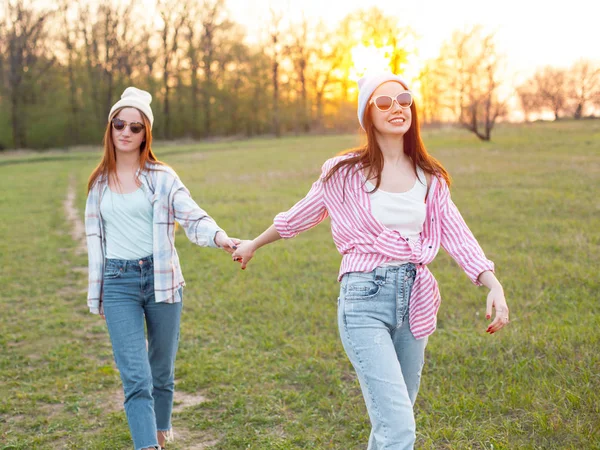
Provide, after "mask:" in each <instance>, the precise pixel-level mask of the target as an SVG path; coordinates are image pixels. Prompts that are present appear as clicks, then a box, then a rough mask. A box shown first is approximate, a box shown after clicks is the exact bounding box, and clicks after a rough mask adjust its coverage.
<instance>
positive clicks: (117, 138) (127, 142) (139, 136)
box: [111, 108, 146, 152]
mask: <svg viewBox="0 0 600 450" xmlns="http://www.w3.org/2000/svg"><path fill="white" fill-rule="evenodd" d="M114 117H115V118H117V119H121V120H123V121H125V122H126V123H127V126H126V127H125V128H123V129H122V130H120V131H119V130H116V129H115V127H114V126H112V131H111V133H112V139H113V143H114V145H115V150H116V151H117V152H133V151H138V152H139V151H140V147H141V145H142V142H143V141H144V139H145V137H146V130H145V129H143V130H142V131H141V132H139V133H133V132H132V131H131V127H130V124H132V123H136V122H137V123H141V124H142V125H143V124H144V120H143V119H142V113H141V112H140V111H138V110H137V109H136V108H123V109H122V110H121V111H119V112H118V113H117V114H115V116H114Z"/></svg>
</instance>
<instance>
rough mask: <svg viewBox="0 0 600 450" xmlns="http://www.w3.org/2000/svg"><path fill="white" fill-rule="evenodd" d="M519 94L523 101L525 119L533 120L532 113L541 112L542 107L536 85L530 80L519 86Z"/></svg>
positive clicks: (520, 99)
mask: <svg viewBox="0 0 600 450" xmlns="http://www.w3.org/2000/svg"><path fill="white" fill-rule="evenodd" d="M517 95H518V97H519V101H520V102H521V109H522V110H523V115H524V117H525V121H526V122H529V121H530V120H531V114H533V113H536V112H539V111H540V109H541V104H540V99H539V96H538V95H537V92H536V89H535V86H534V85H533V83H532V82H531V81H528V82H526V83H524V84H523V85H521V86H519V87H518V88H517Z"/></svg>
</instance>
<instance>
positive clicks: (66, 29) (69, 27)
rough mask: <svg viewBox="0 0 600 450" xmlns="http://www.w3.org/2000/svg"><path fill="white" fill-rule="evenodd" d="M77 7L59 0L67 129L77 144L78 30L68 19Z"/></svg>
mask: <svg viewBox="0 0 600 450" xmlns="http://www.w3.org/2000/svg"><path fill="white" fill-rule="evenodd" d="M75 7H77V3H72V2H70V1H68V0H61V2H60V15H61V25H62V27H60V33H61V34H60V38H59V39H60V41H61V42H62V44H63V45H64V47H65V48H64V49H65V52H66V70H67V79H68V83H69V113H70V115H69V130H70V133H68V136H69V139H70V143H71V144H77V143H79V139H80V138H79V117H80V114H79V112H80V110H81V105H80V104H79V100H78V96H77V82H76V79H75V72H76V67H75V64H76V61H77V59H78V55H77V40H78V39H77V37H78V36H77V35H78V30H77V27H76V26H75V25H74V24H73V21H72V20H70V18H69V16H70V13H72V12H73V9H74V8H75Z"/></svg>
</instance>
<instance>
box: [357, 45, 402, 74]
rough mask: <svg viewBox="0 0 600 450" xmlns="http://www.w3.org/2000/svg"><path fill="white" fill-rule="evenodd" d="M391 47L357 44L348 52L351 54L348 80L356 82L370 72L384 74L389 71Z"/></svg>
mask: <svg viewBox="0 0 600 450" xmlns="http://www.w3.org/2000/svg"><path fill="white" fill-rule="evenodd" d="M392 51H393V49H392V47H391V46H389V45H387V46H384V47H375V46H374V45H369V46H365V45H364V44H358V45H356V46H354V47H353V48H352V50H350V52H351V54H352V68H351V69H350V77H349V78H350V79H351V80H353V81H357V80H358V79H359V78H361V77H363V76H365V75H366V74H367V73H370V72H384V71H389V70H390V57H391V54H392Z"/></svg>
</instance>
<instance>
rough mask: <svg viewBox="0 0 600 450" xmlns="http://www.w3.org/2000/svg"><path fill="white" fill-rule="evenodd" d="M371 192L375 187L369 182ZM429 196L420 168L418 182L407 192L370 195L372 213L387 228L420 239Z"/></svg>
mask: <svg viewBox="0 0 600 450" xmlns="http://www.w3.org/2000/svg"><path fill="white" fill-rule="evenodd" d="M366 187H367V189H368V190H369V191H372V190H373V189H375V185H374V184H373V183H371V182H370V181H367V183H366ZM426 195H427V179H426V178H425V173H424V172H423V170H422V169H421V168H420V167H417V180H416V181H415V184H414V186H413V187H412V188H411V189H409V190H408V191H406V192H400V193H395V192H385V191H382V190H381V189H378V190H377V191H375V192H373V193H371V194H369V196H370V199H371V213H372V214H373V216H374V217H375V218H376V219H377V220H379V221H380V222H381V223H382V224H383V225H385V227H386V228H389V229H390V230H395V231H398V232H400V234H402V236H406V237H408V238H409V239H413V238H415V239H418V238H419V235H420V234H421V232H422V231H423V224H424V223H425V197H426ZM407 262H408V261H390V262H388V263H386V264H383V265H384V266H390V265H394V266H395V265H401V264H406V263H407Z"/></svg>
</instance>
